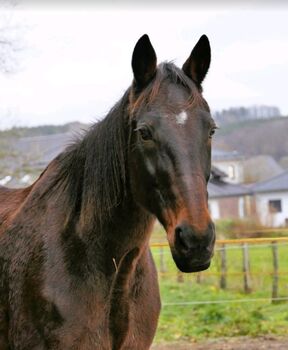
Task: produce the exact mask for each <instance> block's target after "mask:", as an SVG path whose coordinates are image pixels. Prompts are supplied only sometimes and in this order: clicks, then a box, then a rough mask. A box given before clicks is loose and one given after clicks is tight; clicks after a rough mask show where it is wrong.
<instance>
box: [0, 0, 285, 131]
mask: <svg viewBox="0 0 288 350" xmlns="http://www.w3.org/2000/svg"><path fill="white" fill-rule="evenodd" d="M213 6H214V7H213ZM10 12H11V10H10ZM12 12H13V13H12V15H11V13H10V15H9V16H10V17H9V23H10V24H17V25H18V26H19V27H20V29H19V33H18V36H20V37H23V41H24V45H25V47H26V48H25V50H23V52H22V53H21V56H19V62H20V68H19V69H18V72H16V73H15V74H13V75H8V76H3V75H2V76H0V101H1V104H0V118H1V120H0V127H1V128H3V127H8V126H12V125H29V126H31V125H39V124H50V123H52V124H60V123H64V122H68V121H73V120H79V121H82V122H90V121H93V120H95V119H97V118H101V117H102V116H103V115H105V113H107V112H108V110H109V109H110V107H112V105H113V104H114V103H115V102H116V101H117V99H119V98H120V97H121V95H122V94H123V92H124V91H125V89H126V88H127V87H128V86H129V84H130V83H131V80H132V73H131V66H130V62H131V54H132V51H133V48H134V45H135V43H136V41H137V40H138V38H139V37H140V36H141V35H142V34H144V33H147V34H148V35H149V36H150V39H151V42H152V44H153V46H154V48H155V50H156V53H157V56H158V61H159V62H160V61H162V60H174V61H175V63H176V64H178V65H180V66H181V65H182V63H183V62H184V60H185V59H186V58H187V57H188V55H189V54H190V51H191V49H192V48H193V46H194V45H195V43H196V42H197V40H198V39H199V37H200V36H201V35H202V34H204V33H205V34H206V35H207V36H208V37H209V39H210V43H211V47H212V64H211V68H210V71H209V74H208V76H207V78H206V80H205V82H204V95H205V97H206V99H207V100H208V102H209V104H210V106H211V108H212V110H216V109H222V108H226V107H229V106H240V105H244V106H249V105H255V104H266V105H276V106H278V107H279V108H280V110H281V111H282V113H283V114H288V99H287V97H286V93H285V91H286V90H287V87H286V86H287V78H288V25H287V18H288V16H287V15H288V7H287V6H286V7H285V6H284V5H281V4H279V3H278V5H275V6H274V7H271V6H269V7H261V6H260V5H257V6H253V7H251V6H247V5H245V6H244V5H243V6H241V5H237V6H233V7H229V5H228V4H227V5H225V6H224V5H222V6H218V5H217V4H216V5H213V2H211V3H210V4H209V5H206V6H205V7H202V8H201V6H199V5H198V6H197V7H195V8H193V7H191V6H188V5H185V4H184V3H180V4H179V6H178V7H173V6H172V5H171V6H169V7H167V8H165V6H164V5H163V6H161V7H157V6H154V7H149V6H147V7H143V6H142V7H139V8H134V9H132V8H131V6H129V5H127V6H126V7H125V8H123V7H121V8H120V7H118V8H117V7H116V6H109V7H106V8H105V7H104V5H102V6H94V7H92V6H91V5H89V4H88V3H87V4H86V5H85V4H84V5H82V6H78V7H76V6H75V7H71V6H68V5H67V6H64V5H62V6H57V7H53V6H51V7H47V6H46V7H34V6H33V3H32V4H30V6H29V7H23V6H21V5H18V6H16V7H15V9H13V11H12ZM4 18H5V17H4ZM0 20H1V19H0ZM2 20H3V18H2ZM5 20H6V21H7V17H6V19H5ZM5 23H6V22H5ZM5 23H4V22H2V25H3V24H5ZM0 27H1V25H0Z"/></svg>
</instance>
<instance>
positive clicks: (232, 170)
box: [212, 148, 244, 184]
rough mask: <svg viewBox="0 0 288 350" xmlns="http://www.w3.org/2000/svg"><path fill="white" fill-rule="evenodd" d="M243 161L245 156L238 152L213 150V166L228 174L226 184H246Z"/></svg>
mask: <svg viewBox="0 0 288 350" xmlns="http://www.w3.org/2000/svg"><path fill="white" fill-rule="evenodd" d="M243 161H244V156H242V155H241V154H239V153H238V152H237V151H226V150H222V149H218V148H213V149H212V164H213V165H214V166H215V167H216V168H218V169H219V170H221V171H222V172H224V173H225V174H227V177H226V179H225V181H226V182H229V183H234V184H237V183H242V182H244V174H243Z"/></svg>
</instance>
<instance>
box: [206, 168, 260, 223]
mask: <svg viewBox="0 0 288 350" xmlns="http://www.w3.org/2000/svg"><path fill="white" fill-rule="evenodd" d="M226 178H227V175H226V174H225V173H223V172H222V171H221V170H219V169H217V168H215V167H212V171H211V179H210V181H209V183H208V194H209V210H210V213H211V216H212V218H213V219H214V220H218V219H222V218H240V219H243V218H245V217H247V216H250V215H252V212H253V211H254V205H253V199H252V197H251V190H250V188H249V187H247V186H244V185H240V184H233V183H229V182H227V181H226Z"/></svg>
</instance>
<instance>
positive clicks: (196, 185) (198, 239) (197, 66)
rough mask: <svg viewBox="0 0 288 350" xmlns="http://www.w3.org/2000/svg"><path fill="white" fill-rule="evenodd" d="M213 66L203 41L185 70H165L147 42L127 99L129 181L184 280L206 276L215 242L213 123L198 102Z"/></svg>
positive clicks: (138, 52)
mask: <svg viewBox="0 0 288 350" xmlns="http://www.w3.org/2000/svg"><path fill="white" fill-rule="evenodd" d="M209 64H210V45H209V41H208V39H207V37H206V36H202V37H201V38H200V40H199V42H198V43H197V44H196V46H195V47H194V49H193V50H192V53H191V55H190V57H189V58H188V59H187V61H186V62H185V64H184V65H183V67H182V70H181V69H179V68H177V67H176V66H175V65H174V64H172V63H162V64H160V65H159V66H158V67H157V64H156V54H155V52H154V49H153V47H152V45H151V43H150V41H149V38H148V36H147V35H144V36H143V37H141V38H140V39H139V41H138V42H137V44H136V46H135V49H134V52H133V57H132V68H133V72H134V81H133V85H132V88H131V94H130V106H129V108H130V115H131V126H132V127H131V130H132V134H131V151H130V157H129V167H130V181H131V185H132V191H133V195H134V197H135V200H136V201H137V202H138V203H139V204H140V205H141V206H142V207H144V208H145V209H146V210H147V211H149V212H151V213H152V214H154V215H155V216H156V217H157V218H158V220H159V221H160V222H161V223H162V225H163V226H164V228H165V230H166V232H167V236H168V241H169V244H170V248H171V252H172V255H173V258H174V261H175V262H176V265H177V266H178V268H179V269H180V270H181V271H183V272H193V271H201V270H205V269H207V268H208V267H209V265H210V259H211V256H212V254H213V246H214V241H215V232H214V225H213V222H212V221H211V218H210V215H209V212H208V203H207V182H208V179H209V175H210V167H211V138H212V135H213V133H214V131H215V128H216V127H215V123H214V121H213V119H212V118H211V115H210V113H209V107H208V105H207V103H206V101H205V100H204V99H203V97H202V95H201V83H202V81H203V79H204V77H205V75H206V73H207V71H208V68H209Z"/></svg>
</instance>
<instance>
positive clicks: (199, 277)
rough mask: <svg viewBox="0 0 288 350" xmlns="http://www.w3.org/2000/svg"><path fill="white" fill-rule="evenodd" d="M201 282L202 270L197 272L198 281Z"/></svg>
mask: <svg viewBox="0 0 288 350" xmlns="http://www.w3.org/2000/svg"><path fill="white" fill-rule="evenodd" d="M201 282H202V274H201V272H197V274H196V283H198V284H201Z"/></svg>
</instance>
